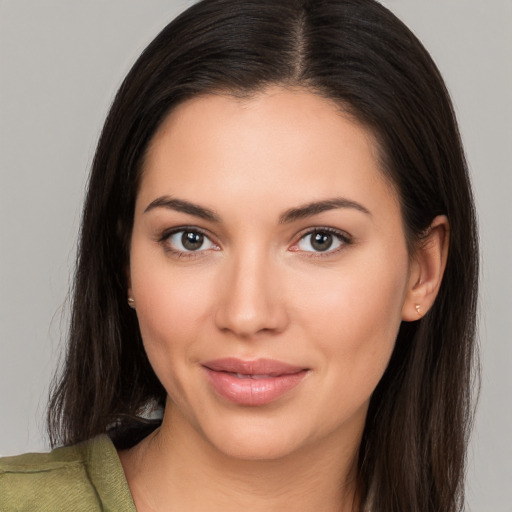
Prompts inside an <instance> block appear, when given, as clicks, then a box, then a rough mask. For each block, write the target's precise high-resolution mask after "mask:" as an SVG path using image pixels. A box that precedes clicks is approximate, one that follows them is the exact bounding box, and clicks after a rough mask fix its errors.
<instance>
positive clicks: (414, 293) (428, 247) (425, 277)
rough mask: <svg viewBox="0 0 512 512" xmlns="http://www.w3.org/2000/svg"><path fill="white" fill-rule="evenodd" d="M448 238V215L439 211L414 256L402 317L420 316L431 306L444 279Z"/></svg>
mask: <svg viewBox="0 0 512 512" xmlns="http://www.w3.org/2000/svg"><path fill="white" fill-rule="evenodd" d="M449 238H450V225H449V223H448V219H447V218H446V216H445V215H439V216H437V217H436V218H435V219H434V220H433V221H432V224H431V225H430V227H429V228H428V230H427V233H426V236H425V237H423V238H422V240H420V242H419V244H418V247H417V248H416V251H415V253H414V255H413V256H412V258H411V267H410V274H409V281H408V285H407V293H406V297H405V301H404V305H403V308H402V320H405V321H406V322H412V321H414V320H418V319H419V318H421V317H422V316H424V315H425V313H426V312H427V311H428V310H429V309H430V308H431V307H432V304H433V303H434V300H435V299H436V297H437V293H438V292H439V288H440V286H441V281H442V280H443V274H444V269H445V267H446V260H447V258H448V245H449Z"/></svg>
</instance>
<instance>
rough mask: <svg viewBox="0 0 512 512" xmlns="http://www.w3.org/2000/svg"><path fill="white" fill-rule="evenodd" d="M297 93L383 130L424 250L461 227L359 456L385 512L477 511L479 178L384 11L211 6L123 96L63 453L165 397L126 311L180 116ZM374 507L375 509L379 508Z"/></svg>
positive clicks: (398, 351)
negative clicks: (152, 181)
mask: <svg viewBox="0 0 512 512" xmlns="http://www.w3.org/2000/svg"><path fill="white" fill-rule="evenodd" d="M270 84H281V85H285V86H299V87H303V88H307V89H309V90H312V91H314V92H315V93H318V94H322V95H324V96H326V97H328V98H331V99H333V100H334V101H336V102H337V103H338V104H339V105H340V107H341V109H342V110H344V111H345V112H348V113H350V114H351V115H353V116H354V117H356V118H357V119H358V120H359V121H360V122H361V123H363V124H364V125H365V126H367V127H368V128H369V129H370V130H372V131H373V133H374V134H375V136H376V138H377V140H378V141H379V146H380V151H381V166H382V171H383V172H384V173H385V174H386V175H387V176H388V177H389V179H390V180H391V182H392V183H393V184H394V186H395V188H396V190H397V191H398V194H399V197H400V201H401V208H402V215H403V222H404V226H405V231H406V236H407V240H408V243H409V246H410V248H411V250H413V248H414V246H415V243H417V241H418V239H419V238H420V237H421V234H422V233H424V231H425V229H426V228H427V227H428V226H429V225H430V223H431V221H432V220H433V218H434V217H435V216H436V215H439V214H444V215H446V216H447V217H448V219H449V222H450V250H449V256H448V262H447V267H446V271H445V276H444V279H443V283H442V286H441V289H440V292H439V295H438V297H437V299H436V301H435V303H434V305H433V307H432V309H431V310H430V311H429V312H428V313H427V314H426V315H425V316H424V318H422V319H421V320H419V321H417V322H411V323H405V322H404V323H402V326H401V328H400V331H399V334H398V338H397V340H396V347H395V350H394V352H393V355H392V357H391V360H390V362H389V366H388V368H387V370H386V372H385V374H384V376H383V378H382V380H381V382H380V383H379V385H378V387H377V389H376V390H375V392H374V394H373V396H372V399H371V403H370V408H369V412H368V417H367V422H366V427H365V431H364V434H363V440H362V444H361V447H360V459H359V475H360V481H361V492H362V496H363V506H366V505H367V504H368V502H369V501H370V499H371V502H372V505H371V506H372V512H398V511H400V512H404V511H407V512H420V511H421V512H441V511H442V512H455V511H457V510H461V509H462V508H463V501H464V500H463V477H464V463H465V453H466V444H467V438H468V431H469V425H470V423H471V417H472V402H471V388H472V377H473V375H474V372H473V369H474V366H475V365H474V352H475V322H476V297H477V278H478V247H477V245H478V244H477V235H476V221H475V212H474V206H473V199H472V193H471V187H470V184H469V179H468V172H467V166H466V162H465V159H464V153H463V149H462V146H461V141H460V136H459V133H458V129H457V124H456V120H455V116H454V113H453V108H452V105H451V102H450V99H449V96H448V93H447V91H446V88H445V85H444V83H443V80H442V78H441V76H440V74H439V72H438V70H437V68H436V66H435V64H434V63H433V61H432V59H431V58H430V56H429V55H428V53H427V51H426V50H425V49H424V48H423V46H422V45H421V43H420V42H419V41H418V40H417V38H416V37H415V36H414V35H413V34H412V33H411V32H410V31H409V30H408V29H407V28H406V27H405V26H404V25H403V23H402V22H400V21H399V20H398V19H397V18H396V17H395V16H394V15H393V14H391V13H390V12H389V11H388V10H387V9H385V8H384V7H383V6H381V5H380V4H379V3H377V2H375V1H373V0H280V1H278V2H276V1H275V0H204V1H202V2H199V3H197V4H195V5H194V6H192V7H191V8H190V9H188V10H187V11H185V12H184V13H183V14H182V15H181V16H179V17H178V18H177V19H175V20H174V21H173V22H171V23H170V24H169V25H168V26H167V27H165V28H164V29H163V30H162V32H161V33H160V34H159V35H158V36H157V37H156V38H155V40H154V41H153V42H152V43H151V44H150V45H149V46H148V47H147V48H146V50H145V51H144V52H143V54H142V55H141V56H140V58H139V59H138V61H137V62H136V63H135V65H134V66H133V68H132V70H131V71H130V73H129V74H128V76H127V77H126V79H125V81H124V82H123V84H122V86H121V88H120V90H119V92H118V94H117V96H116V98H115V101H114V103H113V105H112V108H111V110H110V113H109V115H108V118H107V120H106V122H105V126H104V128H103V132H102V135H101V138H100V141H99V144H98V148H97V151H96V155H95V158H94V162H93V167H92V172H91V176H90V181H89V187H88V194H87V198H86V202H85V207H84V212H83V218H82V228H81V232H80V242H79V248H78V256H77V266H76V274H75V280H74V287H73V302H72V316H71V324H70V328H69V343H68V351H67V356H66V361H65V366H64V368H63V371H62V373H61V375H60V377H59V380H58V381H57V382H56V385H55V386H54V389H53V394H52V397H51V401H50V406H49V413H48V429H49V433H50V439H51V442H52V444H54V445H55V444H58V443H63V444H71V443H76V442H78V441H82V440H85V439H88V438H90V437H92V436H95V435H97V434H100V433H104V432H107V431H109V429H110V430H112V428H113V426H116V427H117V428H119V426H123V425H125V424H127V422H128V419H129V418H133V417H137V416H140V415H142V414H143V413H144V410H145V408H146V407H147V406H148V404H160V405H162V406H163V404H164V400H165V395H166V393H165V390H164V389H163V387H162V385H161V384H160V382H159V381H158V379H157V378H156V376H155V374H154V373H153V370H152V369H151V366H150V364H149V362H148V360H147V357H146V355H145V352H144V349H143V346H142V341H141V336H140V332H139V328H138V324H137V319H136V315H135V313H134V312H133V311H132V310H131V309H130V308H129V307H128V305H127V303H126V296H127V292H126V282H125V269H126V268H127V265H128V257H129V256H128V251H129V242H130V234H131V230H132V223H133V212H134V204H135V197H136V194H137V187H138V181H139V177H140V172H141V164H142V161H143V158H144V154H145V151H146V149H147V147H148V143H149V141H150V140H151V138H152V137H153V135H154V134H155V131H156V130H157V129H158V127H159V125H160V123H161V122H162V120H163V119H164V118H165V117H166V115H167V114H168V113H169V112H170V111H171V109H172V108H174V107H175V106H176V105H177V104H178V103H180V102H182V101H184V100H186V99H187V98H191V97H193V96H196V95H199V94H206V93H208V92H213V91H219V90H221V91H224V92H228V93H232V94H237V95H239V94H250V93H252V92H255V91H258V90H260V89H262V88H264V87H265V86H268V85H270ZM365 504H366V505H365Z"/></svg>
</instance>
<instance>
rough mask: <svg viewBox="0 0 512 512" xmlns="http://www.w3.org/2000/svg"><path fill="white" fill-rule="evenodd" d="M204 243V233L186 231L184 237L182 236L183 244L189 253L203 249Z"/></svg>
mask: <svg viewBox="0 0 512 512" xmlns="http://www.w3.org/2000/svg"><path fill="white" fill-rule="evenodd" d="M203 242H204V235H203V234H202V233H195V232H194V231H184V232H183V235H181V243H182V245H183V247H184V248H185V249H186V250H187V251H197V250H198V249H200V248H201V246H202V245H203Z"/></svg>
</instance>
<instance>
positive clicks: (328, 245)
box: [297, 229, 350, 253]
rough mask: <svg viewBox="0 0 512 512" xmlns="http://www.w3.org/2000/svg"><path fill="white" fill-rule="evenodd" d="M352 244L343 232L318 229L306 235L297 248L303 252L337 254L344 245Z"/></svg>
mask: <svg viewBox="0 0 512 512" xmlns="http://www.w3.org/2000/svg"><path fill="white" fill-rule="evenodd" d="M348 243H350V241H349V238H348V237H347V236H346V235H345V234H344V233H343V232H339V233H338V232H331V231H330V230H328V229H316V230H314V231H310V232H309V233H306V234H305V235H304V236H303V237H302V238H301V239H300V240H299V242H298V244H297V247H298V249H299V250H300V251H303V252H313V253H315V252H335V251H336V249H339V248H340V247H342V246H343V245H346V244H348Z"/></svg>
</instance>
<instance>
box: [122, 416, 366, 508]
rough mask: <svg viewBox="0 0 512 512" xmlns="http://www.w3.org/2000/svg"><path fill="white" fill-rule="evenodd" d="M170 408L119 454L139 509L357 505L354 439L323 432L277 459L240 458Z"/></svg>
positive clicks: (352, 506)
mask: <svg viewBox="0 0 512 512" xmlns="http://www.w3.org/2000/svg"><path fill="white" fill-rule="evenodd" d="M172 416H173V415H172V414H167V413H166V417H164V421H163V423H162V426H161V427H160V428H159V429H157V430H156V431H155V432H154V433H152V434H151V435H150V436H148V437H147V438H146V439H144V440H143V441H142V442H141V443H139V444H138V445H137V446H135V447H134V448H132V449H131V450H129V451H126V452H122V453H121V454H120V457H121V462H122V464H123V467H124V469H125V473H126V476H127V479H128V483H129V486H130V489H131V491H132V494H133V497H134V501H135V505H136V507H137V510H138V511H139V512H145V511H151V512H153V511H155V512H165V511H170V510H172V511H180V510H186V511H196V510H197V511H200V510H208V511H210V512H221V511H222V512H231V511H232V510H233V511H235V510H236V511H238V510H240V509H242V508H245V509H246V510H251V512H260V511H261V512H263V511H264V512H274V511H275V512H277V511H282V510H293V511H294V512H310V511H312V510H314V511H316V510H321V511H322V512H335V511H336V512H353V511H356V510H358V509H357V506H356V505H357V501H358V500H357V485H356V480H357V446H358V445H359V439H357V441H356V442H355V443H354V440H350V442H347V443H336V444H335V445H334V449H333V440H329V439H326V440H323V441H322V442H320V443H312V444H311V446H310V447H305V448H302V449H301V450H300V451H298V452H294V453H291V454H288V455H287V456H285V457H281V458H278V459H272V460H244V459H237V458H234V457H231V456H228V455H226V454H224V453H222V452H220V451H219V450H217V449H216V448H215V447H214V446H212V445H211V444H209V443H208V442H207V441H205V440H204V438H203V437H201V436H200V435H199V434H198V433H197V432H196V431H195V430H194V429H192V428H182V427H184V425H180V423H181V422H180V419H179V418H176V417H172ZM171 424H172V429H171V428H170V425H171ZM354 446H355V447H356V448H355V449H354ZM248 504H250V507H249V506H248Z"/></svg>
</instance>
